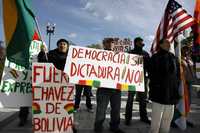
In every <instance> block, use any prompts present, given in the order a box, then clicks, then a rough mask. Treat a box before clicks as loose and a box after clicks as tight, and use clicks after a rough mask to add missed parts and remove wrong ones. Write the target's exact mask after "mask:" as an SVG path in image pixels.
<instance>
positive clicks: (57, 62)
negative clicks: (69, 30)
mask: <svg viewBox="0 0 200 133" xmlns="http://www.w3.org/2000/svg"><path fill="white" fill-rule="evenodd" d="M68 48H69V42H68V41H67V40H65V39H60V40H58V41H57V48H56V49H54V50H51V51H49V52H48V53H45V51H46V48H45V47H44V46H42V48H41V51H40V53H39V54H38V62H50V63H53V64H54V66H55V67H56V68H57V69H59V70H61V71H63V70H64V67H65V62H66V58H67V54H68Z"/></svg>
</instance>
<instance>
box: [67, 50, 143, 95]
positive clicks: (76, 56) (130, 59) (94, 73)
mask: <svg viewBox="0 0 200 133" xmlns="http://www.w3.org/2000/svg"><path fill="white" fill-rule="evenodd" d="M64 71H65V72H66V73H67V74H68V75H69V77H70V83H74V84H81V85H89V86H94V87H106V88H113V89H118V90H122V91H128V90H130V91H141V92H143V91H144V72H143V57H142V56H138V55H134V54H127V53H123V52H120V53H115V52H112V51H106V50H97V49H91V48H84V47H78V46H70V48H69V52H68V56H67V61H66V65H65V69H64Z"/></svg>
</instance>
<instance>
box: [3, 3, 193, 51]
mask: <svg viewBox="0 0 200 133" xmlns="http://www.w3.org/2000/svg"><path fill="white" fill-rule="evenodd" d="M177 1H178V2H179V3H180V4H181V5H182V6H183V7H184V8H185V9H186V10H187V11H188V12H189V13H190V14H191V15H193V12H194V5H195V0H177ZM167 2H168V0H32V3H33V5H32V6H33V9H34V12H35V14H36V16H37V18H38V22H39V26H40V30H41V32H42V37H43V39H44V40H45V42H46V43H47V44H48V37H47V36H46V25H47V23H48V22H51V23H55V24H56V29H55V35H54V36H53V37H52V44H51V49H52V48H55V47H56V41H57V40H58V39H59V38H66V39H68V40H71V41H72V42H74V43H75V44H77V45H80V46H85V45H87V44H92V43H101V41H102V39H103V38H104V37H122V38H123V37H129V38H132V39H133V38H134V37H136V36H141V37H143V38H144V39H145V43H146V46H145V49H147V50H149V48H150V47H151V42H152V39H153V36H154V34H155V32H156V29H157V26H158V24H159V22H160V20H161V17H162V15H163V13H164V9H165V6H166V4H167ZM0 40H4V35H3V26H2V0H0Z"/></svg>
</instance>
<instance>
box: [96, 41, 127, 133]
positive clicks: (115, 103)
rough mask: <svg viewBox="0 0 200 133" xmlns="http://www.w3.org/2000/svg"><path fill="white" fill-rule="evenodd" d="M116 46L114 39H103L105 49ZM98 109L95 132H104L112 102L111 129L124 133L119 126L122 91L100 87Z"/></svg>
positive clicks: (117, 132) (98, 90) (97, 95)
mask: <svg viewBox="0 0 200 133" xmlns="http://www.w3.org/2000/svg"><path fill="white" fill-rule="evenodd" d="M113 46H114V39H113V38H107V39H104V40H103V47H104V50H112V49H113ZM96 97H97V109H96V117H95V124H94V131H95V132H103V122H104V120H105V118H106V110H107V107H108V104H109V102H110V106H111V112H110V115H111V121H110V131H111V132H114V133H124V131H122V130H121V129H120V128H119V124H120V107H121V92H120V91H119V90H116V89H111V88H98V89H97V93H96Z"/></svg>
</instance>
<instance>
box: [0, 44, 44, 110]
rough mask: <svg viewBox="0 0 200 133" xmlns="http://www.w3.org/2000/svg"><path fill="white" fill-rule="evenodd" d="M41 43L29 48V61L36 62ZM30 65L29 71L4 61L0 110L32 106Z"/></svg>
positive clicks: (0, 87)
mask: <svg viewBox="0 0 200 133" xmlns="http://www.w3.org/2000/svg"><path fill="white" fill-rule="evenodd" d="M41 44H42V42H40V41H33V42H32V43H31V46H30V48H29V53H30V57H29V59H30V61H33V62H35V61H37V55H38V53H39V52H40V46H41ZM31 69H32V65H30V70H27V69H25V68H24V67H22V66H20V65H17V64H15V63H13V62H10V61H8V60H7V59H6V61H5V67H4V72H3V76H2V80H1V84H0V108H3V107H12V108H19V107H20V106H30V107H31V105H32V101H31V97H32V83H31V78H32V71H31Z"/></svg>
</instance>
